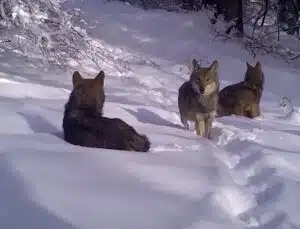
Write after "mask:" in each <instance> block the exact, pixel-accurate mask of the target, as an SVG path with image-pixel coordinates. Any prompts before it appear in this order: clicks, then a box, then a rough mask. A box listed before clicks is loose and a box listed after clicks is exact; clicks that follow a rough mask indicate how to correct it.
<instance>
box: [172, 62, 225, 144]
mask: <svg viewBox="0 0 300 229" xmlns="http://www.w3.org/2000/svg"><path fill="white" fill-rule="evenodd" d="M192 67H193V69H192V73H191V75H190V80H189V81H186V82H185V83H183V84H182V85H181V87H180V88H179V94H178V107H179V113H180V117H181V122H182V124H183V125H184V127H185V128H186V129H189V125H188V121H194V122H195V127H196V133H197V135H200V136H202V137H206V138H211V127H212V122H213V120H214V118H215V115H216V111H217V104H218V93H219V87H220V82H219V76H218V74H219V73H218V71H219V63H218V61H216V60H215V61H214V62H213V63H212V64H211V65H210V66H209V67H201V66H200V65H199V63H198V62H197V61H196V60H195V59H193V61H192Z"/></svg>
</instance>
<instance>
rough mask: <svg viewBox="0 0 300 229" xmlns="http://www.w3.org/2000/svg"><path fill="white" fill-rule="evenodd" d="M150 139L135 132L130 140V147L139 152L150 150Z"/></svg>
mask: <svg viewBox="0 0 300 229" xmlns="http://www.w3.org/2000/svg"><path fill="white" fill-rule="evenodd" d="M150 145H151V143H150V141H149V139H148V137H147V136H146V135H141V134H138V133H135V135H134V136H132V139H131V141H130V146H129V147H130V149H131V150H133V151H137V152H148V151H149V149H150Z"/></svg>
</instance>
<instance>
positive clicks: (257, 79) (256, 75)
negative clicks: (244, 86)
mask: <svg viewBox="0 0 300 229" xmlns="http://www.w3.org/2000/svg"><path fill="white" fill-rule="evenodd" d="M246 65H247V71H246V74H245V79H244V81H245V82H246V83H248V84H249V85H252V86H256V87H259V88H261V89H263V86H264V82H265V79H264V78H265V77H264V73H263V71H262V67H261V64H260V62H259V61H258V62H257V63H256V65H255V66H254V67H253V66H251V65H250V64H249V63H248V62H246Z"/></svg>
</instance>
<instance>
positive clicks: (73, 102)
mask: <svg viewBox="0 0 300 229" xmlns="http://www.w3.org/2000/svg"><path fill="white" fill-rule="evenodd" d="M104 78H105V75H104V72H103V71H101V72H100V73H99V74H98V75H97V76H96V77H95V78H94V79H83V78H82V77H81V75H80V74H79V72H78V71H75V72H74V74H73V90H72V92H71V94H70V97H69V101H68V102H67V103H66V105H65V112H64V118H63V130H64V139H65V140H66V141H67V142H69V143H71V144H74V145H80V146H85V147H95V148H106V149H116V150H128V151H140V152H147V151H148V150H149V148H150V142H149V140H148V138H147V137H146V136H145V135H140V134H138V133H137V132H136V131H135V129H134V128H133V127H131V126H130V125H128V124H127V123H126V122H124V121H123V120H121V119H118V118H112V119H111V118H107V117H103V115H102V110H103V105H104V101H105V94H104V88H103V86H104Z"/></svg>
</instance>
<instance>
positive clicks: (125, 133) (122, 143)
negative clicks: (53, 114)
mask: <svg viewBox="0 0 300 229" xmlns="http://www.w3.org/2000/svg"><path fill="white" fill-rule="evenodd" d="M63 129H64V138H65V140H66V141H67V142H69V143H71V144H73V145H80V146H85V147H93V148H105V149H115V150H128V151H138V152H147V151H149V149H150V141H149V139H148V138H147V136H146V135H140V134H138V133H137V132H136V131H135V129H134V128H133V127H132V126H130V125H129V124H127V123H126V122H124V121H123V120H121V119H118V118H113V119H111V118H107V117H98V118H97V119H96V120H95V119H94V120H93V121H92V122H91V121H90V120H89V119H88V118H86V119H76V118H75V119H73V118H64V122H63Z"/></svg>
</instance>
